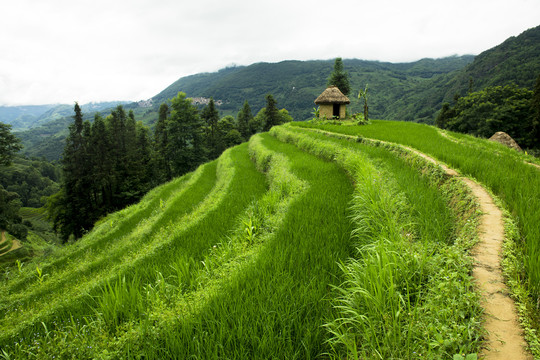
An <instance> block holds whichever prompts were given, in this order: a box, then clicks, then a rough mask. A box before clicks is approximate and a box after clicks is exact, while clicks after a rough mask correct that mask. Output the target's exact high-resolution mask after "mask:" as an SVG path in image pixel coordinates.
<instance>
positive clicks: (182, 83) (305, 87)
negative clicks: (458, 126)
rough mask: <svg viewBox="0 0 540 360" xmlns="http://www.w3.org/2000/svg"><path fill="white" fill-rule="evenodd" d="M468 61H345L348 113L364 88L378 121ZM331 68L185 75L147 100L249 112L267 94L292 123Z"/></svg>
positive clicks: (306, 110)
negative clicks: (198, 101)
mask: <svg viewBox="0 0 540 360" xmlns="http://www.w3.org/2000/svg"><path fill="white" fill-rule="evenodd" d="M472 59H473V56H460V57H458V56H455V57H449V58H444V59H422V60H419V61H416V62H412V63H401V64H393V63H388V62H378V61H365V60H358V59H345V60H344V65H345V71H346V72H347V73H348V74H349V77H350V82H351V85H352V88H353V89H352V90H353V91H352V94H351V96H350V98H351V100H352V101H353V103H352V105H351V107H352V110H351V111H360V104H359V102H358V101H357V100H356V96H357V95H358V90H359V89H361V88H362V89H363V88H364V86H365V85H366V83H368V84H369V86H370V89H372V93H373V94H374V96H373V97H372V103H371V107H370V109H371V113H372V114H373V116H374V117H377V118H383V117H384V115H385V113H386V112H387V107H388V105H389V104H392V103H393V102H395V101H396V100H397V99H399V98H400V97H401V96H402V95H403V93H405V92H407V91H410V90H411V89H413V88H414V87H415V86H417V85H418V84H420V83H422V82H424V81H426V80H427V79H431V78H433V77H436V76H439V75H441V74H447V73H449V72H452V71H454V70H457V69H461V68H463V67H464V66H465V65H467V64H468V63H470V62H471V61H472ZM333 63H334V61H333V60H324V61H323V60H314V61H283V62H279V63H257V64H253V65H250V66H241V67H233V68H226V69H223V70H220V71H218V72H217V73H212V74H198V75H194V76H188V77H185V78H181V79H179V80H177V81H176V82H175V83H173V84H172V85H171V86H169V87H168V88H166V89H165V90H164V91H162V92H161V93H159V94H158V95H156V96H155V97H154V98H153V101H154V103H160V102H162V101H165V100H166V99H167V98H170V97H171V96H174V94H176V93H178V91H183V92H185V93H186V94H188V96H191V97H206V98H210V97H213V98H214V99H215V100H222V101H223V105H221V106H220V109H221V110H222V111H233V112H236V111H238V109H239V108H240V107H241V106H242V104H243V102H244V101H245V100H247V101H248V102H249V103H250V104H251V105H252V106H253V108H255V109H259V108H261V107H262V106H264V103H263V102H264V96H265V95H266V94H268V93H271V94H274V96H275V97H276V100H277V101H278V103H279V104H280V107H283V108H286V109H287V110H288V111H289V112H290V113H291V115H292V116H293V118H294V119H295V120H306V119H309V118H311V117H312V115H311V112H312V111H313V107H314V106H315V104H314V103H313V101H314V100H315V99H316V98H317V96H319V95H320V93H321V92H322V91H323V90H324V89H325V87H326V82H327V79H328V77H329V75H330V73H331V71H332V66H333Z"/></svg>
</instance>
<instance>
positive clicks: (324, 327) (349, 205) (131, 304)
mask: <svg viewBox="0 0 540 360" xmlns="http://www.w3.org/2000/svg"><path fill="white" fill-rule="evenodd" d="M426 157H428V158H426ZM434 161H435V162H434ZM535 161H537V160H534V158H532V157H530V156H528V155H526V154H520V153H517V152H515V151H514V150H511V149H508V148H505V147H504V146H502V145H500V144H495V143H493V142H489V141H486V140H481V139H476V138H473V137H469V136H465V135H459V134H455V133H451V132H442V131H441V130H438V129H436V128H434V127H431V126H427V125H419V124H415V123H405V122H390V121H373V123H372V124H370V125H364V126H358V125H354V124H347V123H343V124H342V125H337V124H330V123H314V122H302V123H301V122H294V123H289V124H286V125H282V126H278V127H274V128H272V129H271V130H270V131H269V132H267V133H263V134H257V135H254V136H252V137H251V139H250V141H249V142H248V143H244V144H242V145H238V146H236V147H234V148H230V149H228V150H226V151H225V152H224V153H223V154H222V155H221V156H220V157H219V158H218V159H217V160H215V161H212V162H209V163H206V164H204V165H202V166H200V167H199V168H198V169H197V170H196V171H194V172H192V173H189V174H186V175H184V176H182V177H179V178H176V179H175V180H173V181H171V182H169V183H167V184H165V185H163V186H160V187H158V188H155V189H153V190H152V191H150V192H149V193H148V194H147V195H146V196H145V197H144V198H143V199H142V201H140V202H139V203H137V204H135V205H132V206H130V207H128V208H126V209H124V210H121V211H119V212H116V213H113V214H111V215H108V216H107V217H105V218H103V219H102V220H100V221H99V222H98V223H97V224H96V225H95V227H94V229H93V230H92V231H91V232H89V233H88V234H86V235H85V236H84V237H83V238H82V239H81V240H80V241H78V242H76V243H73V244H70V245H67V246H65V247H62V248H58V249H57V250H54V251H52V252H48V253H46V254H44V255H42V256H39V257H35V258H33V259H31V260H22V261H21V260H16V261H15V262H13V261H12V262H11V264H10V265H2V267H1V268H0V269H1V270H2V281H1V282H0V358H3V359H131V358H133V359H168V358H178V359H467V360H472V359H477V358H478V359H479V358H486V359H496V358H502V357H497V356H501V354H506V353H505V351H510V352H511V354H512V355H511V357H506V358H507V359H510V358H512V359H529V358H532V357H535V358H540V344H539V342H538V337H537V334H536V329H537V328H538V325H539V324H540V321H539V318H538V304H539V303H540V285H539V284H540V226H538V222H539V219H540V170H539V169H538V168H537V167H535V166H533V165H531V164H530V163H529V162H535ZM440 164H442V165H444V167H443V166H440ZM537 164H538V162H537ZM451 170H455V171H456V172H457V173H456V172H452V171H451ZM469 179H473V180H474V181H475V184H480V185H482V187H483V189H484V190H485V191H487V193H486V194H489V195H486V196H491V198H492V199H493V201H492V203H493V204H494V205H493V206H494V208H496V209H498V210H500V212H501V214H502V215H501V216H502V218H501V221H502V226H503V227H502V230H501V231H502V232H503V234H502V237H503V238H504V239H502V250H501V251H502V252H503V255H504V256H501V257H500V261H501V262H502V271H503V275H504V281H502V280H501V282H504V284H503V285H504V286H506V287H505V289H506V290H500V291H499V290H497V291H496V292H497V293H501V292H502V293H504V292H508V293H510V294H511V298H512V299H513V300H514V301H515V304H516V305H515V308H516V309H517V314H515V315H514V317H515V318H516V319H517V318H519V319H520V321H521V325H520V324H519V323H517V321H516V326H517V329H519V330H518V331H517V333H514V334H511V335H515V336H517V337H518V338H519V339H518V340H517V341H518V342H517V343H515V342H513V340H506V338H501V337H500V336H503V335H499V333H498V332H497V330H496V329H495V330H494V329H493V328H492V327H490V326H491V325H490V319H491V318H495V319H496V318H500V317H502V315H500V314H499V313H497V312H494V313H492V312H491V310H489V306H488V303H489V301H490V300H489V297H490V296H486V291H487V290H484V289H483V288H482V287H481V286H480V283H481V280H479V278H478V277H477V275H476V273H477V272H481V270H482V269H481V267H482V266H479V265H478V264H479V263H480V260H479V254H481V253H482V248H483V246H484V243H483V241H484V240H483V237H484V235H483V234H484V230H482V224H483V221H484V220H483V219H484V217H486V216H490V215H493V214H488V213H487V212H486V211H485V210H484V208H483V207H482V206H483V205H482V203H481V201H480V200H479V197H478V195H476V193H475V192H474V191H473V188H472V187H471V186H470V182H469ZM498 210H497V211H498ZM12 242H13V240H12V239H11V238H9V239H7V238H6V239H2V243H0V254H3V253H5V250H6V249H7V248H8V247H11V244H12ZM499 265H500V264H491V265H486V266H492V267H494V268H500V267H499ZM501 276H502V275H501ZM501 279H502V278H501ZM503 295H504V294H503ZM505 297H506V298H508V299H510V298H509V297H508V296H505ZM512 306H514V305H512ZM503 320H504V321H507V320H506V318H504V319H503ZM508 321H509V320H508ZM508 321H507V322H506V323H505V324H509V322H508ZM504 326H505V327H506V326H507V325H504ZM520 339H521V341H522V343H521V342H519V341H520ZM523 339H525V340H526V341H527V342H524V341H523ZM512 346H514V347H513V348H512ZM525 347H526V349H525ZM516 349H517V350H516Z"/></svg>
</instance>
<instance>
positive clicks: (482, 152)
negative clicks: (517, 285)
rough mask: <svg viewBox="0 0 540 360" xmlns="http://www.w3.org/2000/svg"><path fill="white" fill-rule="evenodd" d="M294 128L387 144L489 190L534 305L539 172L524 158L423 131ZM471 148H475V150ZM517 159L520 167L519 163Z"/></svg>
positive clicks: (391, 124)
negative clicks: (511, 234)
mask: <svg viewBox="0 0 540 360" xmlns="http://www.w3.org/2000/svg"><path fill="white" fill-rule="evenodd" d="M293 125H294V126H298V127H316V128H320V129H324V130H328V131H331V132H336V133H342V134H348V135H354V136H361V137H367V138H373V139H379V140H385V141H391V142H395V143H400V144H404V145H408V146H411V147H413V148H416V149H418V150H420V151H422V152H424V153H426V154H429V155H431V156H433V157H434V158H436V159H438V160H440V161H443V162H445V163H447V164H448V165H450V166H451V167H453V168H455V169H457V170H459V171H460V172H461V173H462V174H463V175H465V176H469V177H474V178H476V179H477V180H479V181H480V182H481V183H482V184H484V185H486V186H487V187H488V188H490V189H491V190H492V191H493V193H495V195H497V196H498V197H499V198H500V199H501V200H502V201H503V202H504V204H505V206H506V207H507V208H508V209H509V210H510V212H511V214H512V215H513V217H514V218H515V219H516V221H517V226H518V228H519V230H520V233H521V240H520V243H521V248H522V251H523V255H522V258H523V262H524V264H525V268H526V273H527V274H526V275H527V276H526V279H524V281H526V282H527V284H528V288H529V290H530V293H531V295H532V297H533V298H534V302H535V303H536V302H538V301H539V299H540V226H538V219H540V171H539V170H538V169H537V168H535V167H533V166H531V165H529V164H526V163H525V161H533V162H534V160H532V158H531V157H530V156H525V155H516V153H515V151H513V150H510V149H506V148H505V147H504V146H502V145H497V144H492V143H490V142H487V140H482V139H473V138H471V137H469V136H464V135H459V134H458V135H456V134H452V133H451V136H454V137H456V138H459V139H466V143H462V142H454V141H451V140H450V139H447V138H445V137H443V136H441V135H440V133H439V132H438V131H437V129H436V128H434V127H430V126H427V125H421V124H415V123H408V122H397V121H373V124H372V125H368V126H335V125H312V124H308V123H294V124H293ZM475 144H478V145H476V146H475ZM520 159H521V160H522V161H520Z"/></svg>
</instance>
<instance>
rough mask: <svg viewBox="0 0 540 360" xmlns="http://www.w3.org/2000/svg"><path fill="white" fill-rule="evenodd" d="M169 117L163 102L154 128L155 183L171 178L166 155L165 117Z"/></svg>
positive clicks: (167, 107)
mask: <svg viewBox="0 0 540 360" xmlns="http://www.w3.org/2000/svg"><path fill="white" fill-rule="evenodd" d="M168 117H169V106H167V104H165V103H163V104H161V105H160V107H159V116H158V121H157V123H156V127H155V129H154V150H155V151H154V163H155V177H156V178H157V180H158V181H157V183H158V184H160V183H162V182H164V181H169V180H171V178H172V173H171V167H170V160H169V159H168V157H167V147H168V138H167V118H168Z"/></svg>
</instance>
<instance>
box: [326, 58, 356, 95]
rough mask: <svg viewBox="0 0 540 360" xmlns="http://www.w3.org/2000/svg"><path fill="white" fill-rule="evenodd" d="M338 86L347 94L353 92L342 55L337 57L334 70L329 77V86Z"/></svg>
mask: <svg viewBox="0 0 540 360" xmlns="http://www.w3.org/2000/svg"><path fill="white" fill-rule="evenodd" d="M331 85H334V86H337V87H338V89H339V90H340V91H341V92H342V93H343V95H345V96H347V95H349V93H350V92H351V85H350V83H349V76H348V75H347V73H346V72H345V70H344V68H343V60H341V58H340V57H338V58H336V61H335V62H334V71H332V74H330V77H329V78H328V86H331Z"/></svg>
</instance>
